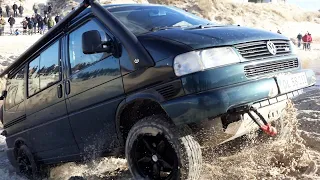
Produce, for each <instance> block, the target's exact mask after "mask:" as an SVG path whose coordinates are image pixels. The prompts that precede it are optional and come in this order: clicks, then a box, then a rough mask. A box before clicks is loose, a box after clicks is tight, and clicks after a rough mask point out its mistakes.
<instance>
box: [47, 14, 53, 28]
mask: <svg viewBox="0 0 320 180" xmlns="http://www.w3.org/2000/svg"><path fill="white" fill-rule="evenodd" d="M53 26H54V20H53V19H52V16H50V17H49V20H48V30H50V29H51V28H52V27H53Z"/></svg>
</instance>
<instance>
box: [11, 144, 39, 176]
mask: <svg viewBox="0 0 320 180" xmlns="http://www.w3.org/2000/svg"><path fill="white" fill-rule="evenodd" d="M16 161H17V168H18V172H19V173H20V174H22V175H23V176H25V177H27V178H28V179H39V175H38V165H37V163H36V161H35V159H34V157H33V155H32V153H31V152H30V150H29V148H28V147H27V146H26V145H21V146H20V147H19V149H18V150H17V156H16Z"/></svg>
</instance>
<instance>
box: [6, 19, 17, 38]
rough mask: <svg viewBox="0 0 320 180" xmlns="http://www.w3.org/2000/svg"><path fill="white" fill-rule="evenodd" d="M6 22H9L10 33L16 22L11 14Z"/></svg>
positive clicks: (12, 31)
mask: <svg viewBox="0 0 320 180" xmlns="http://www.w3.org/2000/svg"><path fill="white" fill-rule="evenodd" d="M8 23H9V24H10V35H12V34H13V33H14V29H13V25H14V24H15V23H16V20H15V19H14V17H12V15H10V18H9V19H8Z"/></svg>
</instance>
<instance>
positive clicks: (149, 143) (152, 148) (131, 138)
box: [125, 116, 202, 180]
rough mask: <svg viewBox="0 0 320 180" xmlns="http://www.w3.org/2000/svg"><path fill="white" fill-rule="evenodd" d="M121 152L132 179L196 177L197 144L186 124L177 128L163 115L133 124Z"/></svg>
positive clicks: (199, 157) (199, 162)
mask: <svg viewBox="0 0 320 180" xmlns="http://www.w3.org/2000/svg"><path fill="white" fill-rule="evenodd" d="M125 154H126V158H127V160H128V165H129V169H130V171H131V173H132V175H133V176H134V179H170V180H175V179H183V180H184V179H189V180H196V179H199V178H200V173H201V165H202V155H201V149H200V145H199V143H198V142H197V141H196V140H195V139H194V138H193V137H192V136H191V130H190V129H189V128H188V126H182V127H179V128H178V127H176V126H175V125H173V124H172V123H170V122H169V121H168V120H167V119H166V118H165V117H163V116H151V117H147V118H144V119H142V120H140V121H139V122H138V123H136V124H135V125H134V126H133V127H132V128H131V130H130V132H129V134H128V138H127V141H126V152H125Z"/></svg>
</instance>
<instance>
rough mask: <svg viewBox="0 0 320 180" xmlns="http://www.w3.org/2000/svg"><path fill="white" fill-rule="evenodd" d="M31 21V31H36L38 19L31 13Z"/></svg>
mask: <svg viewBox="0 0 320 180" xmlns="http://www.w3.org/2000/svg"><path fill="white" fill-rule="evenodd" d="M31 21H32V22H33V33H35V34H36V33H37V24H38V21H37V18H36V17H35V16H34V15H32V17H31Z"/></svg>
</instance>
